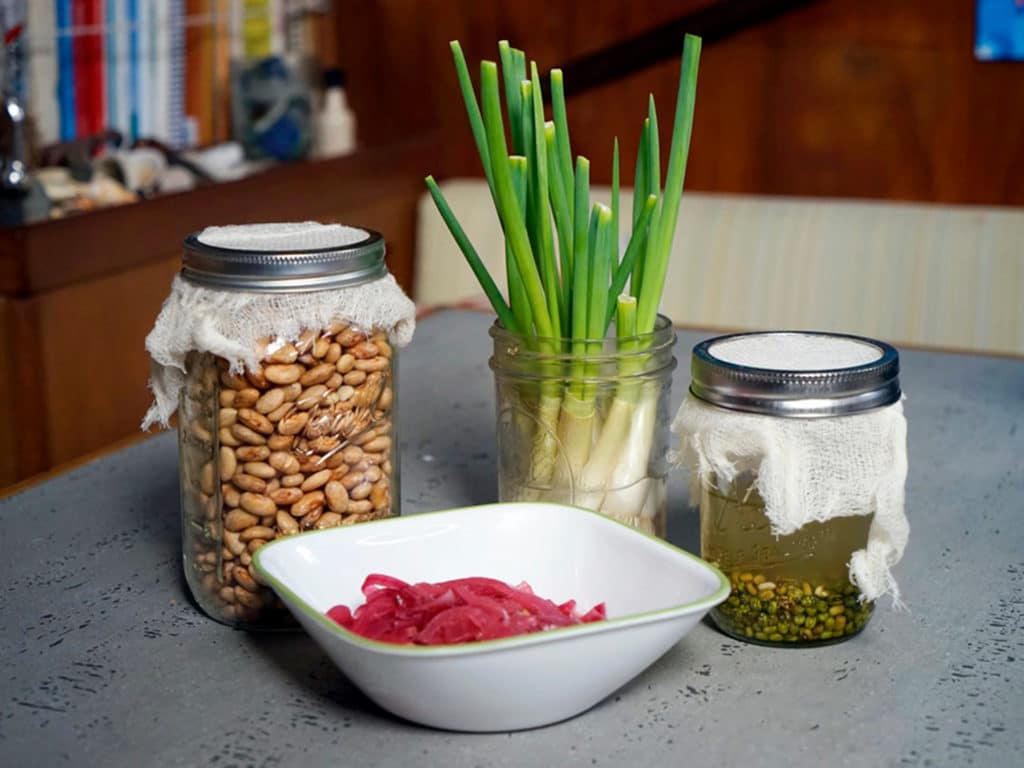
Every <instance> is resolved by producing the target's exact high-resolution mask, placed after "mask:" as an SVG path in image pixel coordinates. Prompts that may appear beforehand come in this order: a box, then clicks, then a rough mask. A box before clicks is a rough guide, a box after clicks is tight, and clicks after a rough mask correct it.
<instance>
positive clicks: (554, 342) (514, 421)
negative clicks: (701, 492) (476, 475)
mask: <svg viewBox="0 0 1024 768" xmlns="http://www.w3.org/2000/svg"><path fill="white" fill-rule="evenodd" d="M491 337H492V338H493V339H494V352H493V356H492V357H491V360H490V365H491V370H493V371H494V380H495V385H496V390H497V391H496V395H497V398H496V405H497V448H498V497H499V499H500V500H501V501H550V502H557V503H563V504H573V505H576V506H581V507H585V508H588V509H593V510H597V511H599V512H602V513H604V514H606V515H608V516H609V517H612V518H614V519H616V520H619V521H621V522H624V523H627V524H629V525H632V526H634V527H636V528H638V529H640V530H643V531H646V532H648V533H653V534H655V535H658V536H664V535H665V508H666V495H667V494H666V489H667V483H666V479H667V476H668V460H667V451H668V426H669V414H668V409H669V393H670V389H671V385H672V372H673V370H674V369H675V367H676V359H675V357H674V356H673V346H674V344H675V339H676V336H675V331H674V330H673V329H672V324H671V322H670V321H669V320H668V318H665V317H661V316H659V317H658V319H657V322H656V323H655V329H654V332H653V333H650V334H645V335H641V336H636V337H631V338H617V337H609V338H605V339H597V340H591V341H579V340H577V341H575V342H573V341H572V340H571V339H537V338H535V337H527V336H521V335H518V334H515V333H511V332H509V331H507V330H505V329H504V328H503V327H501V326H500V325H499V324H497V323H495V325H494V326H492V328H491Z"/></svg>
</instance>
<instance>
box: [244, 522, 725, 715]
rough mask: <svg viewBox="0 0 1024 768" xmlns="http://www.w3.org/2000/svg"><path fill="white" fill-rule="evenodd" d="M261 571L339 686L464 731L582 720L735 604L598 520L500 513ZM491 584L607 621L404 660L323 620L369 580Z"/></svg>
mask: <svg viewBox="0 0 1024 768" xmlns="http://www.w3.org/2000/svg"><path fill="white" fill-rule="evenodd" d="M253 561H254V563H255V567H256V570H257V571H258V573H259V574H260V576H261V577H262V578H263V579H264V580H265V581H266V583H267V584H269V585H270V586H271V587H272V588H273V589H274V591H275V592H277V594H278V595H280V597H281V599H282V600H283V601H284V602H285V604H286V605H287V606H288V608H289V609H291V611H292V613H293V614H294V615H295V617H296V618H297V619H298V621H299V622H300V623H301V624H302V626H303V628H305V630H306V631H307V632H308V633H309V634H310V635H311V636H312V637H313V639H314V640H315V641H316V642H317V643H319V644H320V646H321V647H323V649H324V650H325V651H326V652H327V654H328V655H329V656H330V657H331V659H333V660H334V662H335V663H336V664H337V665H338V666H339V667H340V668H341V670H342V672H344V673H345V675H346V676H347V677H348V678H349V679H350V680H351V681H352V682H353V683H355V684H356V685H357V686H359V688H361V689H362V690H363V692H364V693H365V694H366V695H367V696H369V697H370V698H371V699H373V701H375V702H376V703H377V704H379V705H380V706H381V707H383V708H384V709H386V710H388V711H390V712H392V713H394V714H396V715H398V716H399V717H404V718H406V719H407V720H412V721H414V722H417V723H422V724H424V725H429V726H433V727H436V728H445V729H449V730H456V731H509V730H516V729H521V728H534V727H537V726H541V725H547V724H548V723H553V722H557V721H559V720H564V719H566V718H569V717H572V716H573V715H577V714H579V713H580V712H583V711H584V710H586V709H589V708H590V707H592V706H593V705H595V704H597V703H598V702H600V701H601V700H603V699H604V698H605V697H607V696H608V695H609V694H611V693H613V692H614V691H615V690H616V689H618V688H619V687H621V686H622V685H624V684H625V683H626V682H628V681H629V680H631V679H632V678H633V677H635V676H636V675H637V674H639V673H640V672H641V671H643V670H644V669H645V668H647V667H648V666H649V665H650V664H651V663H653V662H654V661H655V660H656V659H658V658H659V657H660V656H661V655H662V654H664V653H665V652H666V651H667V650H668V649H669V648H671V647H672V646H673V645H675V644H676V643H677V642H679V640H680V638H682V637H683V636H684V635H685V634H686V633H687V632H689V631H690V630H691V629H693V627H694V626H695V625H696V624H697V622H699V621H700V620H701V618H702V617H703V616H704V614H706V613H707V612H708V611H709V610H710V609H711V608H712V607H714V606H715V605H717V604H718V603H720V602H722V601H723V600H724V599H725V598H726V597H727V596H728V594H729V582H728V581H727V580H726V578H725V577H724V576H723V575H722V574H721V572H719V571H718V570H717V569H715V568H713V567H712V566H710V565H708V564H707V563H705V562H704V561H703V560H700V559H699V558H697V557H694V556H693V555H691V554H688V553H686V552H684V551H683V550H681V549H678V548H676V547H674V546H672V545H670V544H668V543H666V542H664V541H662V540H660V539H656V538H653V537H650V536H647V535H646V534H643V533H640V532H638V531H636V530H634V529H632V528H629V527H627V526H625V525H622V524H620V523H617V522H615V521H613V520H610V519H608V518H606V517H604V516H603V515H600V514H597V513H595V512H588V511H586V510H583V509H579V508H576V507H566V506H561V505H556V504H493V505H487V506H480V507H469V508H466V509H455V510H450V511H445V512H434V513H428V514H420V515H411V516H408V517H399V518H393V519H390V520H381V521H378V522H372V523H363V524H360V525H354V526H348V527H344V528H332V529H328V530H324V531H317V532H314V533H308V534H302V535H300V536H292V537H290V538H286V539H281V540H278V541H275V542H273V543H272V544H268V545H267V546H265V547H262V548H261V549H260V550H258V551H257V553H256V555H255V556H254V558H253ZM370 573H385V574H388V575H391V576H397V577H398V578H400V579H403V580H405V581H408V582H417V581H429V582H436V581H443V580H447V579H453V578H461V577H467V576H488V577H491V578H496V579H501V580H502V581H505V582H508V583H510V584H513V585H515V584H518V583H519V582H521V581H526V582H528V583H529V584H530V586H531V587H533V589H534V591H535V592H536V593H537V594H538V595H540V596H542V597H546V598H548V599H551V600H553V601H555V602H556V603H561V602H563V601H565V600H569V599H574V600H576V602H577V606H578V607H579V608H580V609H581V610H584V611H585V610H588V609H589V608H590V607H592V606H593V605H595V604H596V603H600V602H604V603H605V605H606V606H607V610H608V620H607V621H601V622H595V623H590V624H584V625H578V626H574V627H566V628H564V629H554V630H548V631H545V632H537V633H533V634H528V635H520V636H518V637H512V638H507V639H504V640H490V641H485V642H479V643H462V644H458V645H449V646H405V645H393V644H388V643H380V642H376V641H372V640H367V639H364V638H362V637H360V636H358V635H355V634H353V633H351V632H349V631H348V630H345V629H342V628H341V627H340V626H338V625H337V624H336V623H334V622H333V621H331V620H330V619H328V618H327V617H326V616H325V615H324V614H325V611H327V610H328V609H329V608H331V607H332V606H335V605H338V604H345V605H348V606H349V607H351V608H353V609H354V608H355V607H356V606H357V605H360V604H361V603H362V602H363V601H364V598H363V595H362V593H361V592H360V587H361V586H362V583H363V580H364V579H365V578H366V576H367V575H368V574H370Z"/></svg>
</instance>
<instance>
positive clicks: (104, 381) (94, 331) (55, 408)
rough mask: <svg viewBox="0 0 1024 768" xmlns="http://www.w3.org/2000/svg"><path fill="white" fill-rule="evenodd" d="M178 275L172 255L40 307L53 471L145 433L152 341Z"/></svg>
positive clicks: (56, 294)
mask: <svg viewBox="0 0 1024 768" xmlns="http://www.w3.org/2000/svg"><path fill="white" fill-rule="evenodd" d="M179 267H180V257H179V256H178V254H177V253H176V252H175V250H174V249H173V248H172V249H171V251H170V253H169V255H168V258H165V259H164V260H162V261H157V262H155V263H152V264H146V265H143V266H141V267H138V268H136V269H132V270H129V271H126V272H120V273H117V274H113V275H110V276H108V277H104V278H100V279H98V280H92V281H89V282H85V283H76V284H74V285H71V286H68V287H66V288H61V289H59V290H56V291H51V292H49V293H45V294H42V295H41V296H39V298H38V299H37V301H38V316H39V324H40V329H41V336H42V338H43V339H44V340H45V342H44V343H43V344H42V345H41V346H40V347H39V349H38V350H37V351H36V355H37V357H38V362H39V365H41V366H42V368H43V370H44V371H45V377H44V380H43V383H44V386H45V398H46V402H47V403H48V404H49V408H48V409H47V414H46V420H45V423H43V424H40V427H41V428H45V429H46V431H47V436H48V443H49V457H48V458H49V462H50V463H51V464H53V463H60V462H64V461H68V460H70V459H72V458H74V457H75V456H78V455H80V454H82V453H85V452H87V451H92V450H95V449H96V448H99V447H100V446H103V445H106V444H107V443H110V442H113V441H114V440H117V439H119V438H122V437H125V436H127V435H130V434H131V433H132V432H134V431H136V430H138V428H139V423H140V422H141V421H142V416H143V414H144V413H145V411H146V408H148V407H149V391H148V389H147V387H146V382H147V381H148V379H149V356H148V355H147V353H146V350H145V346H144V345H145V339H146V334H148V333H149V331H150V329H151V328H152V327H153V321H154V320H155V319H156V316H157V313H158V312H159V311H160V306H161V304H162V303H163V300H164V298H165V297H166V296H167V292H168V289H169V288H170V285H171V278H172V277H173V276H174V274H175V272H177V270H178V269H179Z"/></svg>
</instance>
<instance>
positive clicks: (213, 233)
mask: <svg viewBox="0 0 1024 768" xmlns="http://www.w3.org/2000/svg"><path fill="white" fill-rule="evenodd" d="M187 243H189V244H192V245H195V247H196V249H197V250H205V251H207V252H209V254H210V255H209V258H206V257H200V256H199V255H197V254H192V256H193V257H194V262H195V263H193V264H192V267H191V268H190V254H189V252H188V250H187V251H186V256H185V267H184V269H183V270H182V274H179V275H177V276H176V277H175V278H174V281H173V283H172V285H171V293H170V295H169V296H168V297H167V299H166V301H165V302H164V305H163V308H162V309H161V310H160V314H159V316H158V317H157V319H156V324H155V325H154V327H153V330H152V331H151V332H150V334H149V336H147V337H146V349H147V350H148V351H149V353H150V355H151V356H152V358H153V363H152V370H151V375H150V381H149V386H150V389H151V390H152V392H153V404H152V405H151V406H150V408H149V410H148V411H147V412H146V415H145V417H144V418H143V420H142V429H148V428H149V427H151V426H152V425H154V424H162V425H164V426H167V425H168V422H169V420H170V418H171V417H172V416H173V415H174V412H175V411H176V410H177V407H178V395H179V393H180V391H181V389H182V387H183V386H184V385H185V359H186V357H187V356H188V354H189V353H190V352H193V351H199V352H210V353H213V354H214V355H218V356H219V357H222V358H224V359H225V360H226V361H227V362H228V363H229V364H230V366H231V371H232V372H241V371H242V370H244V369H245V368H246V367H248V368H256V367H257V366H258V365H259V359H260V350H261V346H260V340H261V339H268V338H269V339H275V338H284V339H292V340H293V339H295V338H297V337H298V335H299V334H300V333H301V332H302V331H303V330H305V329H307V328H312V329H314V330H320V329H325V328H327V327H328V326H329V325H330V324H331V323H336V322H348V323H351V324H353V325H355V326H358V327H360V328H363V329H366V330H369V329H373V328H377V329H382V330H386V331H387V332H388V335H389V337H390V339H391V341H392V342H393V343H394V344H396V345H397V346H399V347H403V346H405V345H406V344H408V343H409V341H410V340H411V339H412V334H413V331H414V330H415V327H416V320H415V306H414V304H413V302H412V300H411V299H409V297H407V296H406V295H405V293H404V292H403V291H402V289H401V288H400V287H399V285H398V284H397V283H396V282H395V279H394V278H393V277H392V276H391V275H390V274H388V273H387V270H386V268H385V267H384V244H383V240H382V239H381V238H380V236H379V235H376V234H375V233H371V232H368V231H367V230H363V229H358V228H356V227H347V226H342V225H340V224H319V223H317V222H303V223H287V224H252V225H239V226H226V227H207V228H206V229H204V230H203V231H202V232H201V233H199V234H198V235H195V236H193V237H191V238H189V241H187ZM204 259H205V261H204Z"/></svg>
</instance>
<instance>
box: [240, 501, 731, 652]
mask: <svg viewBox="0 0 1024 768" xmlns="http://www.w3.org/2000/svg"><path fill="white" fill-rule="evenodd" d="M490 506H496V505H494V504H485V505H480V507H457V508H455V509H443V510H437V511H435V512H420V513H417V514H416V515H414V517H417V518H425V517H432V516H434V515H444V514H451V513H453V512H464V511H467V510H473V509H478V508H483V507H490ZM501 506H536V504H534V503H532V502H502V503H501ZM549 506H552V505H549ZM553 506H560V507H564V508H568V509H572V510H574V511H577V512H584V513H586V514H588V515H594V516H595V517H597V518H600V519H601V520H602V521H603V522H604V523H607V524H609V525H617V526H621V527H622V528H625V529H626V530H628V531H629V532H630V533H631V534H635V535H637V536H642V537H644V538H645V539H649V540H651V541H653V542H655V543H656V544H658V545H659V546H662V547H665V548H666V549H668V550H670V551H671V552H674V553H676V554H680V555H683V556H684V557H686V558H687V559H689V560H692V561H693V562H696V563H698V564H700V565H701V566H702V567H704V568H706V569H707V570H708V571H710V572H711V573H713V574H714V575H715V576H716V577H717V578H718V589H717V590H715V592H714V593H712V594H711V595H709V596H708V597H705V598H703V599H701V600H694V601H693V602H690V603H681V604H679V605H673V606H671V607H668V608H658V609H656V610H653V611H644V612H642V613H631V614H629V615H628V616H619V617H616V618H613V619H605V620H603V621H595V622H592V623H588V624H576V625H573V626H571V627H558V628H556V629H548V630H544V631H543V632H531V633H528V634H524V635H515V636H514V637H504V638H500V639H497V640H476V641H473V642H469V643H453V644H450V645H398V644H397V643H384V642H381V641H379V640H370V639H368V638H365V637H363V636H362V635H357V634H356V633H355V632H350V631H349V630H347V629H345V628H344V627H342V626H341V625H340V624H338V623H337V622H335V621H333V620H332V619H330V618H328V616H327V614H326V613H323V612H321V611H317V610H315V609H314V608H313V607H312V606H311V605H310V604H309V603H308V602H307V601H306V600H304V599H303V598H301V597H299V596H298V595H297V594H295V592H294V591H293V590H291V589H290V588H288V587H287V586H285V585H284V584H283V583H282V582H281V580H280V579H278V578H276V577H275V576H273V575H271V574H270V573H269V572H268V571H267V569H266V568H265V567H264V565H263V563H262V557H263V554H264V553H265V552H267V551H268V550H271V549H274V548H276V547H278V546H279V545H284V544H286V543H288V542H291V541H294V540H295V538H296V537H301V538H307V537H310V536H324V535H329V534H331V533H335V532H337V531H338V529H337V528H327V529H324V530H320V531H306V532H304V533H299V534H295V535H292V536H289V537H287V538H285V539H278V540H276V541H272V542H270V543H269V544H266V545H264V546H262V547H260V548H259V549H258V550H256V552H255V553H254V554H253V556H252V563H253V567H254V568H255V569H256V572H257V573H258V574H259V575H260V578H261V579H263V581H264V582H265V583H266V584H267V586H269V587H271V588H272V589H273V590H274V591H275V592H277V593H278V595H286V596H287V597H288V599H289V600H290V601H291V602H292V603H293V604H294V605H295V606H296V607H297V608H298V609H299V610H300V611H302V612H303V613H304V614H306V615H307V616H309V617H310V618H312V619H313V620H315V621H317V622H319V623H320V624H322V625H323V626H325V627H327V628H328V629H329V630H331V631H332V632H335V633H336V634H338V635H339V636H340V637H342V638H344V639H345V640H346V641H347V642H351V643H355V644H357V645H362V646H364V647H366V648H371V649H373V650H375V651H378V652H382V653H388V654H392V655H395V656H450V655H464V654H465V653H467V651H472V652H479V653H487V652H490V651H497V650H501V649H504V648H510V647H515V646H520V645H532V644H534V643H538V642H549V641H551V640H557V639H560V638H563V637H566V636H570V637H571V636H573V635H576V634H582V633H587V634H592V633H596V632H609V631H613V630H615V629H617V628H619V627H621V626H623V625H625V624H630V625H635V624H638V623H639V624H647V623H649V622H652V621H657V620H659V619H662V618H664V617H665V616H666V615H668V614H675V613H678V614H680V615H684V614H687V613H694V612H696V611H699V610H704V609H707V610H710V609H711V608H713V607H715V606H716V605H718V604H719V603H721V602H722V601H723V600H725V599H726V598H727V597H728V596H729V592H730V589H731V586H730V584H729V580H728V579H727V578H726V577H725V574H724V573H722V572H721V571H720V570H719V569H718V568H716V567H715V566H713V565H712V564H711V563H709V562H707V561H706V560H703V559H701V558H699V557H697V556H696V555H694V554H692V553H690V552H687V551H686V550H685V549H680V548H679V547H677V546H675V545H674V544H670V543H669V542H667V541H665V540H664V539H660V538H658V537H657V536H653V535H651V534H648V533H645V532H643V531H640V530H637V529H636V528H633V527H631V526H629V525H626V524H625V523H621V522H619V521H618V520H613V519H612V518H610V517H606V516H605V515H603V514H601V513H600V512H595V511H593V510H590V509H584V508H583V507H575V506H571V505H568V504H558V505H553ZM409 517H413V515H407V516H403V517H389V518H385V519H383V520H371V521H368V522H365V523H359V530H361V531H365V530H366V529H367V527H368V526H386V525H394V524H396V523H400V522H401V521H402V520H407V519H409Z"/></svg>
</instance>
